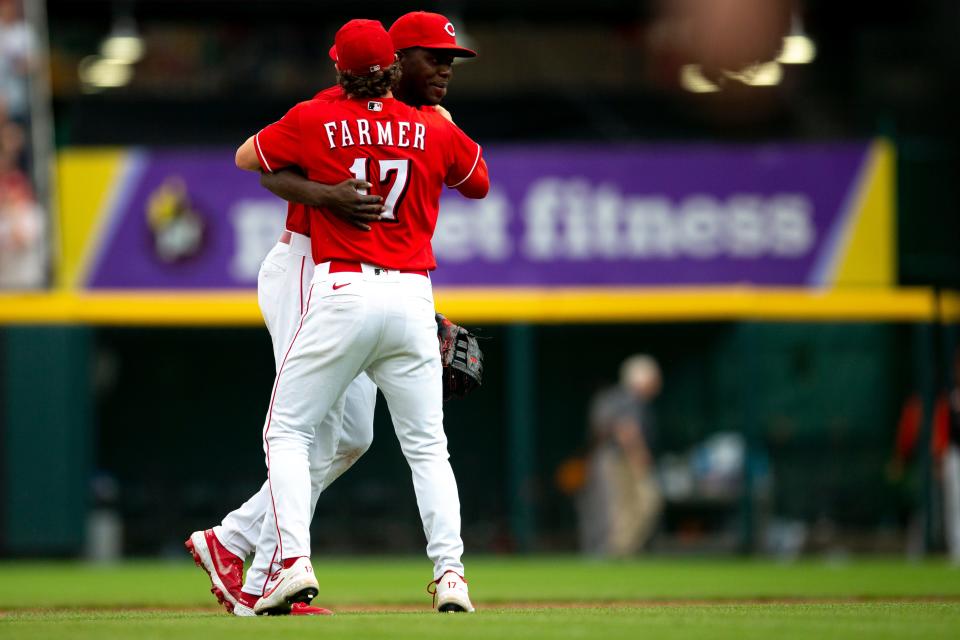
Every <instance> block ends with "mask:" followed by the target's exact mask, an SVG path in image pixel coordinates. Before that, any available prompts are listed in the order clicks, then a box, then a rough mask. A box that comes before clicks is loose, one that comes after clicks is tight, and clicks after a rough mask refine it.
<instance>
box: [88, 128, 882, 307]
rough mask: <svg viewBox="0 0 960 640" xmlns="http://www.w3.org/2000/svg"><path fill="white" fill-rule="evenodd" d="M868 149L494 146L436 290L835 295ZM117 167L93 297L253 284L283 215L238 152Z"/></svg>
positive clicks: (464, 208)
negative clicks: (765, 290) (743, 290)
mask: <svg viewBox="0 0 960 640" xmlns="http://www.w3.org/2000/svg"><path fill="white" fill-rule="evenodd" d="M870 151H871V145H870V144H868V143H849V144H829V145H802V146H801V145H777V146H749V147H748V146H743V147H719V146H629V147H618V146H614V147H611V146H596V145H594V146H536V147H517V146H500V147H491V148H488V149H486V150H485V157H486V159H487V163H488V165H489V167H490V175H491V179H492V186H491V190H490V194H489V196H488V197H487V198H486V199H485V200H479V201H476V200H466V199H464V198H462V197H460V196H459V194H457V193H456V192H455V191H448V192H446V193H445V194H444V196H443V199H442V202H441V208H440V220H439V223H438V227H437V233H436V237H435V240H434V249H435V252H436V255H437V259H438V263H439V264H438V269H437V271H436V272H435V273H434V282H435V283H436V284H437V285H441V286H508V287H510V286H523V287H530V286H539V287H555V286H578V287H579V286H590V285H599V286H630V285H695V284H744V283H749V284H757V285H786V286H809V285H820V284H828V283H829V282H830V281H831V278H833V277H834V271H835V269H836V264H837V261H838V259H839V258H840V254H842V253H843V251H844V250H845V246H846V245H845V242H846V240H845V238H846V237H847V236H846V235H845V234H848V232H849V229H850V228H851V225H852V224H853V223H854V222H855V221H856V219H857V216H859V215H860V210H861V208H862V207H861V202H860V200H862V198H860V196H859V195H858V194H860V193H861V192H862V184H861V183H862V181H863V180H864V177H863V172H864V171H865V169H864V167H865V166H866V165H867V164H868V161H869V159H870V157H871V153H870ZM124 162H125V167H124V171H122V172H121V175H122V178H121V179H120V183H119V184H118V185H115V187H116V188H115V191H114V194H113V197H112V199H111V206H110V207H109V210H108V211H106V212H105V213H104V215H105V216H106V218H105V220H106V222H105V223H104V224H103V225H102V226H101V229H102V232H101V236H100V238H99V242H100V245H99V250H98V251H97V252H96V258H95V260H94V262H93V263H92V264H91V266H90V270H89V272H88V274H89V275H88V278H87V281H88V285H89V286H92V287H96V288H138V289H142V288H167V289H177V288H242V287H255V286H256V274H257V269H258V267H259V263H260V261H261V260H262V258H263V256H264V255H265V254H266V253H267V251H268V250H269V249H270V247H271V246H272V245H273V243H274V242H276V238H277V236H278V235H279V232H280V231H281V230H282V226H283V220H284V212H285V204H284V203H283V202H281V201H280V200H278V199H277V198H275V197H274V196H272V195H271V194H270V193H269V192H267V191H266V190H264V189H263V188H261V187H260V185H259V181H258V179H257V176H256V175H253V174H250V173H244V172H242V171H239V170H238V169H236V168H235V167H234V166H233V153H232V152H231V151H230V150H228V149H224V150H205V151H156V152H153V151H135V152H131V153H129V154H127V156H126V159H125V161H124ZM868 179H872V178H869V177H868Z"/></svg>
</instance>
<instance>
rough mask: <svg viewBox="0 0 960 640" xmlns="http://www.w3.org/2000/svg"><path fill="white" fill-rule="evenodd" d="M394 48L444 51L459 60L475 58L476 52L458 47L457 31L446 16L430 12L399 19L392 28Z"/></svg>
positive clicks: (420, 12)
mask: <svg viewBox="0 0 960 640" xmlns="http://www.w3.org/2000/svg"><path fill="white" fill-rule="evenodd" d="M390 37H391V38H392V39H393V46H394V47H396V48H397V50H398V51H399V50H400V49H409V48H410V47H422V48H424V49H443V50H445V51H449V52H451V53H452V54H453V55H454V56H457V57H459V58H473V57H474V56H476V55H477V52H476V51H471V50H470V49H467V48H465V47H458V46H457V31H456V29H454V28H453V23H452V22H450V21H449V20H448V19H447V18H446V16H442V15H440V14H439V13H430V12H428V11H411V12H410V13H407V14H404V15H402V16H400V17H399V18H397V21H396V22H394V23H393V25H392V26H391V27H390Z"/></svg>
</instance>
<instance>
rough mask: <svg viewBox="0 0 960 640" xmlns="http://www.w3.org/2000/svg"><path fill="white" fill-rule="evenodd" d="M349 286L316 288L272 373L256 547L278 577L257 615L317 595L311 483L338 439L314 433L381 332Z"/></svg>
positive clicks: (325, 431) (358, 287) (324, 431)
mask: <svg viewBox="0 0 960 640" xmlns="http://www.w3.org/2000/svg"><path fill="white" fill-rule="evenodd" d="M353 284H354V287H352V288H351V289H350V291H349V292H342V293H337V292H335V291H334V290H332V289H331V287H330V286H329V283H327V282H322V281H321V283H320V284H317V285H314V291H313V294H312V295H311V299H310V300H309V301H308V303H307V309H306V311H305V313H304V315H303V318H302V319H301V323H300V328H299V329H298V331H297V333H296V334H295V335H294V338H293V340H292V342H291V345H290V347H289V350H288V353H287V354H286V355H285V357H284V360H283V362H282V363H281V366H280V370H279V372H278V373H277V379H276V382H275V384H274V389H273V394H272V399H271V403H270V409H269V411H268V414H267V419H266V423H265V425H264V452H265V454H266V460H267V468H268V479H269V488H270V498H271V508H269V509H268V510H267V512H266V515H265V517H264V520H263V525H262V527H261V531H260V537H259V540H258V544H257V554H258V555H259V556H260V557H262V558H267V557H269V558H270V567H271V569H273V568H274V567H277V571H276V579H273V577H272V576H273V574H271V580H269V581H268V582H267V584H266V585H265V588H264V589H263V591H262V593H263V596H262V597H261V599H260V600H259V601H258V602H257V605H256V608H255V609H256V611H257V613H264V612H271V611H283V610H289V608H290V604H291V602H292V601H296V600H297V599H304V600H309V599H310V598H312V597H313V596H314V595H316V589H317V587H316V579H315V577H314V576H313V575H312V567H311V566H310V564H309V555H310V530H309V525H310V516H311V509H312V491H311V484H312V483H311V475H316V474H326V473H327V472H328V470H329V468H330V464H331V461H332V459H333V457H334V454H335V452H336V449H337V444H338V442H339V438H340V431H339V428H338V426H337V425H334V426H333V427H332V428H320V426H319V425H321V423H322V422H323V419H324V418H325V417H326V416H327V414H328V413H329V412H330V411H331V409H333V408H334V405H335V403H336V402H338V401H341V396H342V395H343V393H344V392H345V391H346V388H347V386H348V385H349V384H350V382H351V381H352V380H353V379H354V378H355V377H356V376H357V374H358V372H359V371H360V370H361V369H362V367H363V364H364V362H365V360H366V357H367V354H368V353H369V352H370V350H372V348H373V346H374V345H375V344H376V331H377V330H378V327H379V326H380V324H379V322H377V321H375V320H376V319H371V318H370V315H369V314H368V313H367V300H366V297H365V296H364V295H363V288H364V287H363V282H362V280H358V281H357V282H355V283H353ZM318 289H319V290H320V291H319V292H318ZM313 296H317V297H316V299H313ZM314 446H317V447H319V452H313V451H312V448H313V447H314ZM311 467H314V469H311ZM281 569H282V570H281ZM248 580H249V581H250V584H245V585H244V591H245V592H247V593H254V590H255V588H256V587H255V585H254V583H253V581H252V580H251V576H249V575H248Z"/></svg>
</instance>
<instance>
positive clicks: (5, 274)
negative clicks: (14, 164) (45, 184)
mask: <svg viewBox="0 0 960 640" xmlns="http://www.w3.org/2000/svg"><path fill="white" fill-rule="evenodd" d="M45 265H46V261H45V251H44V215H43V210H42V209H41V208H40V206H39V205H38V204H37V202H36V200H34V198H33V193H32V191H31V189H30V184H29V182H28V181H27V179H26V177H24V176H23V174H21V173H19V172H7V173H6V174H4V175H0V289H30V288H35V287H39V286H41V285H42V284H43V281H44V275H45V273H44V270H45Z"/></svg>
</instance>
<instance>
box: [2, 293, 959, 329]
mask: <svg viewBox="0 0 960 640" xmlns="http://www.w3.org/2000/svg"><path fill="white" fill-rule="evenodd" d="M435 297H436V307H437V309H438V310H440V311H442V312H443V313H444V314H446V315H447V316H449V317H450V318H451V319H454V320H456V321H457V322H462V323H466V324H469V323H479V322H487V323H510V322H531V323H601V322H705V321H737V320H757V321H797V322H844V321H854V322H900V321H902V322H920V321H932V320H934V319H935V318H936V317H937V313H936V312H937V308H936V307H937V305H936V300H935V297H934V292H933V291H932V290H931V289H919V288H918V289H851V290H843V291H838V290H824V291H810V290H805V289H751V288H747V287H742V288H741V287H714V288H690V289H650V288H622V289H488V288H451V289H444V288H438V289H437V291H436V296H435ZM953 301H954V306H953V307H951V309H953V313H955V314H956V313H960V298H958V297H954V298H953ZM945 315H946V314H945ZM34 323H41V324H93V325H116V326H126V325H139V326H251V327H252V326H262V325H263V321H262V319H261V317H260V310H259V308H258V307H257V298H256V294H255V293H253V292H247V291H243V292H233V291H191V292H186V293H184V292H173V291H167V292H119V291H107V292H96V293H93V292H86V293H73V292H59V293H46V294H45V293H36V294H19V295H18V294H2V295H0V324H34Z"/></svg>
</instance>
